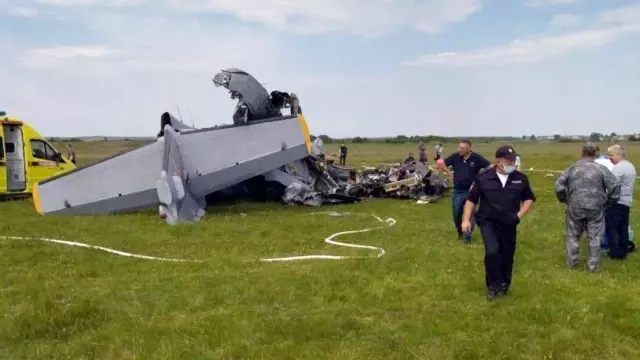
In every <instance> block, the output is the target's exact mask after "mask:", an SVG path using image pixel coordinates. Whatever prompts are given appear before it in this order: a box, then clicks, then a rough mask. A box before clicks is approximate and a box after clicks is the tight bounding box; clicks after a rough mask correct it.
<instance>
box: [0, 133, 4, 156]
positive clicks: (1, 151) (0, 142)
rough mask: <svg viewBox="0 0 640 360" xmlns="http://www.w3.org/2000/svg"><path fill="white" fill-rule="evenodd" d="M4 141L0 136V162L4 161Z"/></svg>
mask: <svg viewBox="0 0 640 360" xmlns="http://www.w3.org/2000/svg"><path fill="white" fill-rule="evenodd" d="M3 144H4V139H3V138H2V136H0V160H3V159H4V146H3Z"/></svg>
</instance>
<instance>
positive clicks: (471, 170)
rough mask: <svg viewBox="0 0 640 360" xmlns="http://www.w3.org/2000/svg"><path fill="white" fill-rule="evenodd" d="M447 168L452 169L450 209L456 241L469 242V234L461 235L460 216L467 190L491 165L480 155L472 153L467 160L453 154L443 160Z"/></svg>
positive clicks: (467, 193)
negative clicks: (456, 236)
mask: <svg viewBox="0 0 640 360" xmlns="http://www.w3.org/2000/svg"><path fill="white" fill-rule="evenodd" d="M444 163H445V164H446V165H447V166H451V167H452V168H453V190H452V191H451V207H452V210H453V223H454V225H455V226H456V230H458V239H462V238H463V236H464V239H463V240H464V241H466V242H468V241H470V240H471V233H472V232H473V228H472V229H471V231H470V232H469V233H468V234H463V233H462V214H463V212H464V203H465V202H466V200H467V196H468V195H469V188H471V184H473V181H474V180H475V179H476V176H478V173H479V172H480V170H482V169H484V168H486V167H488V166H489V165H491V163H490V162H489V160H487V159H485V158H484V157H483V156H482V155H480V154H478V153H475V152H472V153H471V155H469V157H468V158H467V159H465V158H463V157H462V156H461V155H460V154H458V153H455V154H452V155H450V156H449V157H448V158H446V159H445V160H444Z"/></svg>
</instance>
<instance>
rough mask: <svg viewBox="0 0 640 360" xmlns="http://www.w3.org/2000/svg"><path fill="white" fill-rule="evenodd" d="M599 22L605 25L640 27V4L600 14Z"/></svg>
mask: <svg viewBox="0 0 640 360" xmlns="http://www.w3.org/2000/svg"><path fill="white" fill-rule="evenodd" d="M599 22H600V23H601V24H605V25H618V26H635V25H640V2H637V3H635V4H631V5H629V6H625V7H621V8H618V9H614V10H609V11H605V12H603V13H601V14H600V16H599Z"/></svg>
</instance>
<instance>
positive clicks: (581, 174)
mask: <svg viewBox="0 0 640 360" xmlns="http://www.w3.org/2000/svg"><path fill="white" fill-rule="evenodd" d="M597 149H598V147H597V146H596V145H594V144H593V143H586V144H585V145H584V146H583V148H582V159H580V160H578V161H577V162H576V163H575V164H573V165H571V166H569V168H568V169H566V170H565V171H564V172H563V173H562V174H561V175H560V176H559V177H558V179H557V180H556V183H555V193H556V197H557V198H558V200H559V201H560V202H562V203H565V204H567V211H566V231H567V244H566V259H567V260H566V261H567V267H569V268H574V267H576V265H577V263H578V254H579V250H580V236H582V233H583V232H585V231H586V232H587V235H588V238H589V259H588V262H587V267H588V270H589V271H596V270H598V268H599V266H600V241H601V240H602V239H603V236H604V232H605V209H606V207H607V206H608V205H612V204H615V203H617V202H618V200H620V183H619V181H618V179H617V178H616V177H615V176H614V175H613V173H611V171H609V169H607V168H606V167H605V166H604V165H602V164H598V163H597V162H595V157H596V154H597V152H598V150H597Z"/></svg>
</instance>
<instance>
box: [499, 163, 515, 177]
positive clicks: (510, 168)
mask: <svg viewBox="0 0 640 360" xmlns="http://www.w3.org/2000/svg"><path fill="white" fill-rule="evenodd" d="M514 171H516V166H515V165H510V166H507V165H502V172H504V173H505V174H507V175H508V174H511V173H512V172H514Z"/></svg>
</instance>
